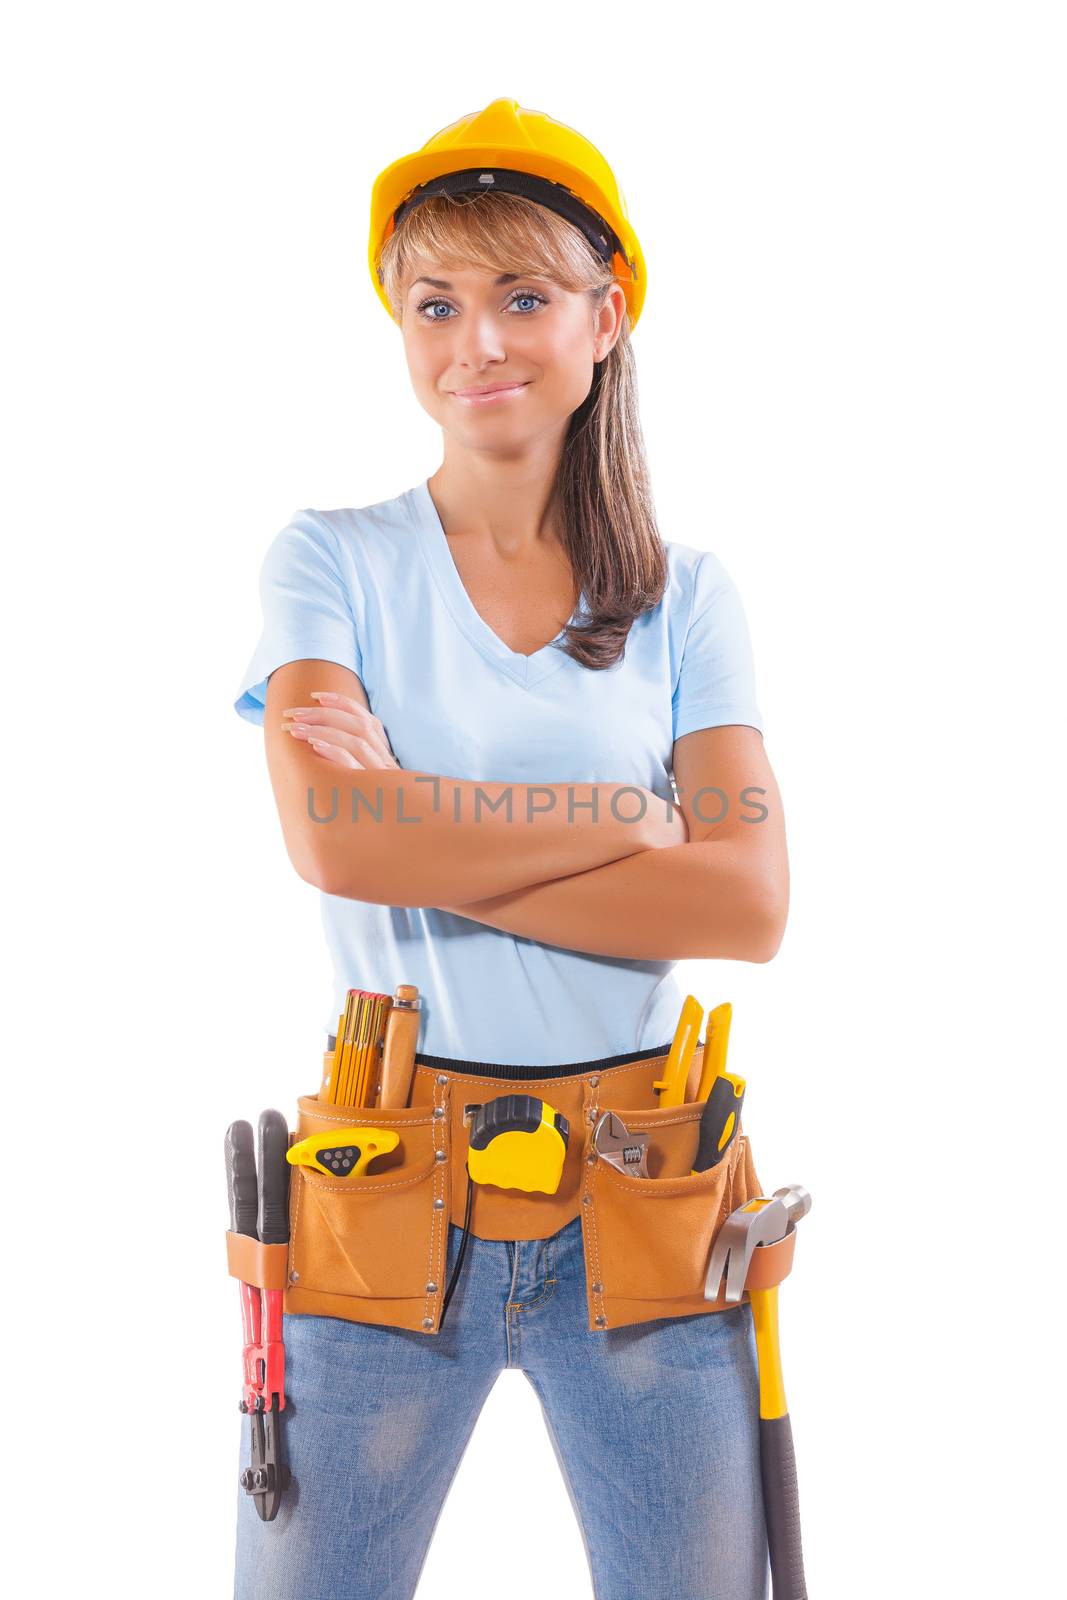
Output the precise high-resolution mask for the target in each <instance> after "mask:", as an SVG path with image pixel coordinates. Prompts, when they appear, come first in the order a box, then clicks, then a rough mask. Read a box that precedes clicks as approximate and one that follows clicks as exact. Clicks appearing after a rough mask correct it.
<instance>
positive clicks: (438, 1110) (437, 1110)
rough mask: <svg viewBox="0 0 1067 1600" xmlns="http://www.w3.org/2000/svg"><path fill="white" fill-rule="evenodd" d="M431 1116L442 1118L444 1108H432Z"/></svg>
mask: <svg viewBox="0 0 1067 1600" xmlns="http://www.w3.org/2000/svg"><path fill="white" fill-rule="evenodd" d="M433 1114H434V1116H435V1117H443V1116H444V1114H445V1108H444V1106H434V1108H433Z"/></svg>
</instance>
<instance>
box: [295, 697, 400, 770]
mask: <svg viewBox="0 0 1067 1600" xmlns="http://www.w3.org/2000/svg"><path fill="white" fill-rule="evenodd" d="M310 693H311V697H312V699H314V700H317V701H319V704H318V705H317V706H290V707H289V708H288V709H287V710H286V711H283V712H282V715H283V716H285V717H291V718H292V721H291V722H283V723H282V727H283V729H286V730H288V732H289V733H290V734H292V736H293V738H294V739H300V740H303V741H304V742H306V743H307V744H309V745H310V746H311V748H312V749H313V750H314V751H315V754H316V755H319V756H322V758H323V760H324V761H332V762H333V763H334V765H335V766H338V767H355V768H357V769H358V770H360V771H370V770H377V769H380V768H383V767H393V768H397V769H399V770H402V769H401V768H400V762H399V761H398V760H397V759H396V756H395V755H394V754H393V751H392V746H391V745H390V743H389V736H388V734H387V733H386V731H385V729H384V727H383V726H382V724H381V723H380V722H379V720H378V718H377V717H376V716H375V715H374V713H373V712H372V711H371V709H370V706H369V705H361V704H360V702H359V701H358V700H354V699H353V698H352V696H351V695H347V694H334V693H332V692H331V691H329V690H326V689H312V690H311V691H310Z"/></svg>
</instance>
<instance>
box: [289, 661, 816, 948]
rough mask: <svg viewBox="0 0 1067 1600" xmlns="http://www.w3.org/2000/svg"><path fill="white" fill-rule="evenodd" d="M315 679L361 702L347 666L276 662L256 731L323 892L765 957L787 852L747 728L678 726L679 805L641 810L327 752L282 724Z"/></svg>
mask: <svg viewBox="0 0 1067 1600" xmlns="http://www.w3.org/2000/svg"><path fill="white" fill-rule="evenodd" d="M316 689H318V690H333V691H335V692H337V693H339V694H341V695H344V696H349V697H351V698H352V699H353V700H356V701H357V702H358V704H359V706H362V707H367V706H368V702H367V697H366V695H365V693H364V691H363V686H362V684H361V683H360V680H359V678H358V677H357V676H356V675H355V673H353V672H351V671H350V670H349V669H348V668H347V667H342V666H340V665H338V664H337V663H335V662H328V661H310V660H304V661H294V662H289V663H288V664H287V665H285V666H282V667H279V668H278V669H277V670H276V671H275V672H273V673H272V674H271V676H270V679H269V680H268V684H267V696H266V708H265V714H264V731H265V736H266V752H267V764H268V768H269V771H270V776H271V782H272V785H273V788H274V794H275V800H276V802H277V806H278V814H279V818H280V821H281V825H282V833H283V837H284V840H285V845H286V849H287V851H288V853H289V857H290V860H291V861H292V863H293V866H294V867H295V869H296V871H297V872H298V873H299V874H300V876H301V877H302V878H304V879H306V881H308V882H310V883H313V884H315V885H316V887H318V888H320V889H322V890H324V891H325V892H326V893H328V894H337V895H342V896H346V897H348V898H350V899H356V900H365V901H370V902H373V903H377V904H382V905H396V906H437V907H439V908H440V909H442V910H445V911H451V912H454V913H455V914H457V915H459V916H463V917H467V918H469V919H471V920H472V921H475V922H481V923H485V924H487V925H489V926H491V927H495V928H500V929H502V930H504V931H505V932H508V933H514V934H517V935H520V936H522V937H524V938H529V939H535V940H537V941H539V942H540V943H544V944H555V945H559V946H562V947H563V948H565V949H570V950H582V951H586V952H589V953H591V954H597V955H609V956H622V957H627V958H629V959H632V960H642V959H650V960H664V961H666V960H684V959H686V958H690V957H719V958H725V959H731V960H737V961H757V962H763V961H769V960H770V959H771V958H772V957H773V956H774V954H775V953H776V951H777V949H778V946H779V945H780V943H781V939H782V935H783V933H784V930H785V922H786V917H787V914H788V901H789V869H788V858H787V851H786V841H785V826H784V817H783V814H782V806H781V799H780V795H779V792H778V786H777V783H776V782H775V779H774V774H773V773H772V771H771V767H770V763H769V761H768V759H767V755H766V751H765V749H764V745H763V739H762V736H761V735H760V733H759V732H758V730H756V729H755V728H749V727H742V726H729V727H721V728H708V729H701V730H698V731H695V732H693V733H689V734H686V735H685V736H684V737H683V738H681V739H679V740H678V741H677V742H676V744H675V746H674V762H673V764H674V777H675V783H676V785H677V789H678V797H679V798H678V806H677V807H674V806H670V805H668V803H667V802H666V801H665V800H664V799H663V798H662V797H657V796H655V795H653V794H651V792H649V791H643V794H644V796H645V810H644V814H643V815H640V816H639V815H638V814H637V813H638V811H639V807H640V799H641V797H640V795H636V796H635V794H634V791H633V786H630V785H616V784H611V783H605V784H536V785H525V784H502V783H475V782H469V781H466V780H462V779H458V778H451V777H444V776H441V775H439V774H431V773H419V772H411V771H407V770H405V769H403V768H399V767H388V766H384V765H379V766H370V765H367V766H363V765H361V766H359V767H358V768H357V767H354V766H341V765H338V764H335V761H333V760H330V759H327V758H326V757H324V756H323V755H320V754H319V753H317V752H316V751H315V750H314V749H313V748H311V747H310V745H308V744H307V743H306V742H304V741H301V740H298V739H296V738H294V737H293V736H292V735H291V734H290V733H288V732H285V731H284V730H283V726H282V723H283V717H282V713H283V711H284V710H285V709H286V708H288V707H294V706H314V705H315V703H316V702H315V700H314V699H313V698H312V691H313V690H316ZM368 715H369V707H368ZM378 729H379V733H380V724H379V725H378ZM361 753H363V752H362V751H361ZM367 759H368V760H370V759H373V757H372V756H370V755H368V757H367ZM309 790H310V791H311V796H310V798H311V800H312V804H311V805H310V806H309ZM613 802H614V804H613ZM594 804H595V805H596V811H595V812H594V811H593V810H592V809H591V808H592V806H593V805H594ZM594 816H595V819H596V820H593V819H594ZM353 817H355V818H357V819H358V820H356V821H353ZM316 818H319V819H321V820H315V819H316ZM628 819H630V820H628Z"/></svg>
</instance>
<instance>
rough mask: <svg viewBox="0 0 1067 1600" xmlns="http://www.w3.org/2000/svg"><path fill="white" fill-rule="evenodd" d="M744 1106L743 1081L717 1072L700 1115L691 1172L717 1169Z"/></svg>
mask: <svg viewBox="0 0 1067 1600" xmlns="http://www.w3.org/2000/svg"><path fill="white" fill-rule="evenodd" d="M744 1103H745V1080H744V1078H737V1077H735V1076H734V1074H733V1073H732V1072H720V1073H719V1076H718V1077H717V1078H716V1079H715V1082H714V1083H713V1084H712V1086H711V1093H710V1094H709V1095H708V1098H707V1100H706V1101H705V1103H704V1110H703V1111H702V1112H701V1114H700V1141H699V1143H698V1144H697V1153H696V1157H695V1160H694V1163H693V1168H692V1171H693V1173H694V1174H696V1173H698V1172H707V1170H708V1168H709V1167H714V1166H717V1165H718V1163H719V1162H720V1161H721V1160H722V1158H723V1156H724V1155H725V1154H726V1152H727V1150H728V1149H729V1148H730V1142H731V1140H732V1139H733V1136H734V1134H735V1133H736V1132H737V1125H738V1123H739V1122H740V1120H741V1107H742V1106H743V1105H744Z"/></svg>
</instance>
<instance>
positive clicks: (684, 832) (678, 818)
mask: <svg viewBox="0 0 1067 1600" xmlns="http://www.w3.org/2000/svg"><path fill="white" fill-rule="evenodd" d="M650 795H651V798H650V801H649V806H648V812H647V815H646V817H645V821H646V822H647V823H648V824H649V828H648V841H647V844H646V849H649V850H662V849H663V848H664V846H668V845H676V844H688V843H689V823H688V822H687V821H686V817H685V812H684V811H683V810H682V808H681V806H680V805H678V803H677V802H676V801H675V799H674V797H673V795H672V796H671V804H670V808H669V810H668V806H667V801H666V800H665V799H664V798H663V797H662V796H661V795H657V794H654V793H652V792H651V791H650Z"/></svg>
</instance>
